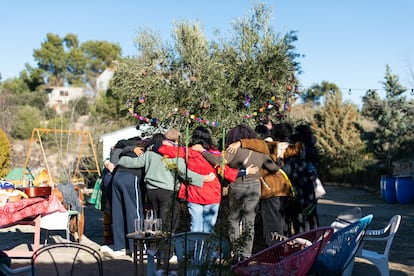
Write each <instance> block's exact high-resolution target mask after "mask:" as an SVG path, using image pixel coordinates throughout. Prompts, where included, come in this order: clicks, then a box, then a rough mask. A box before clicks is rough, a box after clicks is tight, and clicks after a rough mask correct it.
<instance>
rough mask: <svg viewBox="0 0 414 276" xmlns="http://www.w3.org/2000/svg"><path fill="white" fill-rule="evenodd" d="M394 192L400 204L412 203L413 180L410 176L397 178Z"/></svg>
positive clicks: (413, 192)
mask: <svg viewBox="0 0 414 276" xmlns="http://www.w3.org/2000/svg"><path fill="white" fill-rule="evenodd" d="M395 192H396V195H397V200H398V202H399V203H401V204H408V203H411V202H414V179H413V178H412V177H411V176H397V178H396V179H395Z"/></svg>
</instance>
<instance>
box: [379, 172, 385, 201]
mask: <svg viewBox="0 0 414 276" xmlns="http://www.w3.org/2000/svg"><path fill="white" fill-rule="evenodd" d="M380 191H381V199H385V175H382V176H381V179H380Z"/></svg>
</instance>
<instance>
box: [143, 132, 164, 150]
mask: <svg viewBox="0 0 414 276" xmlns="http://www.w3.org/2000/svg"><path fill="white" fill-rule="evenodd" d="M163 140H165V136H164V134H162V133H156V134H154V135H153V136H152V138H151V139H150V140H149V141H147V148H148V147H150V146H153V145H159V144H161V143H162V141H163Z"/></svg>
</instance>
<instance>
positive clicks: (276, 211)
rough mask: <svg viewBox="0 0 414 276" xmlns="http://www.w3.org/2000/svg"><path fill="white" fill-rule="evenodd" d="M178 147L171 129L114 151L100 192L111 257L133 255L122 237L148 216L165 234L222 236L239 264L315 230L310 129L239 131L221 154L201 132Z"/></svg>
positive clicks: (314, 159)
mask: <svg viewBox="0 0 414 276" xmlns="http://www.w3.org/2000/svg"><path fill="white" fill-rule="evenodd" d="M183 139H184V137H182V135H181V133H180V132H179V131H178V130H176V129H169V130H167V131H166V132H165V133H158V134H155V135H153V137H151V138H150V139H145V140H143V139H140V138H132V139H127V140H121V141H118V143H117V144H116V145H115V146H114V147H113V149H112V151H111V157H110V158H109V159H108V160H106V161H105V169H104V170H105V172H104V173H103V178H102V184H101V187H102V190H103V194H104V196H103V201H102V202H103V203H105V204H103V205H102V206H103V207H102V210H103V211H104V217H103V223H104V238H105V241H104V243H106V244H108V245H109V247H110V248H111V250H113V251H116V252H118V251H121V252H124V254H131V251H132V248H133V247H132V246H133V244H132V240H130V239H127V238H126V234H128V233H131V232H134V220H135V219H136V218H139V217H141V218H142V217H143V216H144V214H145V209H148V208H151V209H153V210H155V211H156V213H157V214H158V217H159V218H161V219H162V221H163V231H165V232H168V233H171V234H174V233H178V232H184V231H192V232H212V233H216V234H220V235H223V236H225V237H226V238H228V240H229V241H230V244H231V245H232V253H233V257H234V260H237V261H238V260H241V259H244V258H247V257H249V256H250V255H251V254H252V253H254V252H255V251H256V250H259V249H262V248H264V247H267V246H270V245H272V244H273V243H275V242H278V241H280V240H282V239H285V238H287V237H290V236H292V235H295V234H297V233H300V232H303V231H307V230H310V229H312V228H315V227H317V226H318V216H317V209H316V203H317V200H316V198H315V193H314V181H315V179H316V178H317V170H316V167H317V155H316V149H315V145H314V142H315V141H314V137H313V135H312V132H311V129H310V128H309V126H307V125H300V126H297V127H296V128H293V127H292V126H290V125H289V124H286V123H281V124H275V125H273V124H272V123H271V122H269V123H268V124H266V125H265V124H261V125H259V126H257V127H256V128H255V129H253V128H251V127H249V126H248V125H245V124H239V125H237V126H235V127H233V128H232V129H230V130H229V131H228V132H227V134H226V136H225V138H224V139H225V141H224V143H223V142H221V143H218V144H222V146H221V147H223V146H224V147H225V148H220V147H219V146H216V144H215V143H214V142H213V138H212V135H211V132H210V130H209V129H208V128H206V127H204V126H199V127H196V128H195V129H194V130H193V131H192V133H191V137H189V140H188V142H187V143H186V145H183V143H181V144H180V142H182V141H183ZM186 218H188V222H187V221H186ZM223 229H224V231H223Z"/></svg>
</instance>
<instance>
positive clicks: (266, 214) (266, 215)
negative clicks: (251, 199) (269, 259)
mask: <svg viewBox="0 0 414 276" xmlns="http://www.w3.org/2000/svg"><path fill="white" fill-rule="evenodd" d="M289 201H290V200H289V197H284V196H282V197H278V196H272V197H270V198H266V199H261V200H260V207H261V215H262V221H263V236H264V239H265V243H266V245H267V246H269V245H271V244H272V243H275V242H278V241H280V240H282V239H283V238H285V237H288V236H289V234H290V231H289V224H288V208H289Z"/></svg>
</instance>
